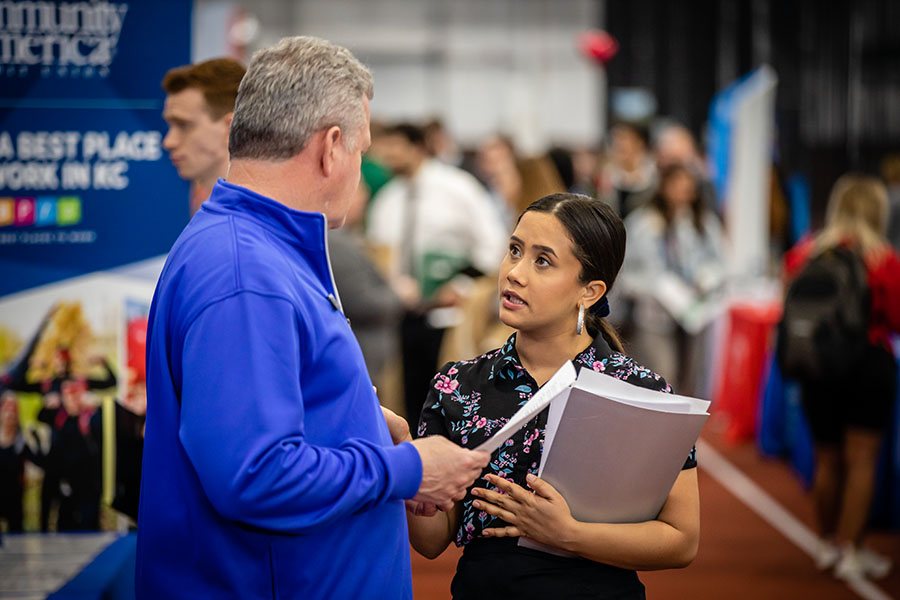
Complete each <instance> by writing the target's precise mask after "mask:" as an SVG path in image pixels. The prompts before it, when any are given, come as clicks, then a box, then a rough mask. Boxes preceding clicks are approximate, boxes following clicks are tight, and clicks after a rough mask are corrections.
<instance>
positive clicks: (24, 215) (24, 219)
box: [13, 198, 35, 227]
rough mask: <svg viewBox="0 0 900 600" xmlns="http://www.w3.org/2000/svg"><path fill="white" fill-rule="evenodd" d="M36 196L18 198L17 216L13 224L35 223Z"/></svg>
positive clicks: (19, 225) (20, 225) (21, 225)
mask: <svg viewBox="0 0 900 600" xmlns="http://www.w3.org/2000/svg"><path fill="white" fill-rule="evenodd" d="M34 210H35V201H34V198H16V216H15V217H14V218H13V224H14V225H16V226H17V227H24V226H26V225H34Z"/></svg>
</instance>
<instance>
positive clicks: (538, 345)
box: [516, 327, 593, 385]
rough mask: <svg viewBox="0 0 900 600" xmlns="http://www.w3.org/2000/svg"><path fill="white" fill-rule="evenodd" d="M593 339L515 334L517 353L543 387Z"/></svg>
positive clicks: (570, 334) (568, 333)
mask: <svg viewBox="0 0 900 600" xmlns="http://www.w3.org/2000/svg"><path fill="white" fill-rule="evenodd" d="M592 341H593V340H592V339H591V337H590V336H589V335H588V334H587V332H585V333H582V334H581V335H576V334H575V333H574V327H573V328H572V331H565V332H562V331H556V332H531V333H529V332H524V331H519V332H518V333H517V334H516V352H518V354H519V360H520V361H521V362H522V366H523V367H525V370H526V371H528V372H529V373H530V374H531V376H532V377H534V379H535V380H536V381H537V382H538V384H539V385H543V384H544V382H546V381H547V379H549V378H550V377H551V376H552V375H553V374H554V373H555V372H556V371H557V370H558V369H559V368H560V367H561V366H562V365H563V364H565V362H566V361H568V360H572V359H573V358H575V357H576V356H577V355H578V354H579V353H580V352H582V351H583V350H584V349H585V348H587V347H588V346H589V345H590V344H591V342H592Z"/></svg>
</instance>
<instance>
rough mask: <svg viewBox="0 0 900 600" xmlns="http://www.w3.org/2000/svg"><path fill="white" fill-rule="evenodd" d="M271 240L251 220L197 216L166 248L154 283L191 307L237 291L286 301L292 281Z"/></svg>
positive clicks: (279, 253) (292, 285) (287, 268)
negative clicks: (186, 299)
mask: <svg viewBox="0 0 900 600" xmlns="http://www.w3.org/2000/svg"><path fill="white" fill-rule="evenodd" d="M273 238H274V236H272V235H271V234H269V233H267V231H266V230H265V228H264V227H262V226H261V225H259V224H257V223H255V222H254V221H252V220H251V219H245V218H241V217H239V216H235V215H218V214H208V213H198V216H197V217H195V218H194V219H193V220H192V221H191V223H190V224H189V225H188V227H187V228H185V230H184V231H183V232H182V234H181V236H179V238H178V240H177V241H176V243H175V245H174V246H173V247H172V251H171V252H170V254H169V259H168V261H167V264H166V267H165V269H164V271H163V275H162V278H161V280H160V283H161V285H162V286H164V287H174V288H175V289H176V290H177V293H180V294H185V295H187V296H188V297H190V299H191V301H190V305H192V306H194V307H199V306H203V305H204V304H208V303H209V302H213V301H215V299H217V298H222V297H226V296H228V295H230V294H234V293H237V292H239V291H248V292H256V293H263V294H269V295H273V296H285V297H288V296H290V294H289V292H290V291H291V290H292V289H294V288H296V284H297V280H296V278H292V277H291V275H290V273H291V265H290V264H288V263H289V261H288V260H287V258H286V256H285V253H284V252H282V251H281V250H280V248H279V245H278V243H277V240H275V239H273Z"/></svg>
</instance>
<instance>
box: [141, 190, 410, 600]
mask: <svg viewBox="0 0 900 600" xmlns="http://www.w3.org/2000/svg"><path fill="white" fill-rule="evenodd" d="M326 227H327V226H326V221H325V217H324V216H323V215H321V214H312V213H303V212H299V211H295V210H292V209H290V208H287V207H285V206H284V205H282V204H280V203H278V202H276V201H274V200H271V199H269V198H266V197H264V196H261V195H259V194H256V193H254V192H252V191H250V190H248V189H245V188H242V187H239V186H236V185H232V184H229V183H227V182H225V181H224V180H219V182H218V183H217V184H216V186H215V188H214V189H213V192H212V196H211V197H210V199H209V200H208V201H207V202H206V203H205V204H204V205H203V207H202V208H201V210H200V211H199V212H198V213H197V215H195V217H194V218H193V219H192V220H191V222H190V224H189V225H188V226H187V227H186V228H185V230H184V231H183V232H182V234H181V236H180V237H179V238H178V240H177V241H176V242H175V245H174V246H173V247H172V250H171V252H170V253H169V257H168V260H167V261H166V266H165V268H164V269H163V272H162V275H161V277H160V280H159V283H158V284H157V287H156V292H155V294H154V297H153V305H152V307H151V310H150V322H149V326H148V332H147V429H146V438H145V445H144V464H143V478H142V481H141V502H140V514H139V518H138V537H137V571H136V588H137V597H138V598H141V599H151V598H152V599H154V600H156V599H160V598H203V599H209V598H240V599H244V600H249V599H252V598H297V599H302V600H314V599H317V598H322V599H325V598H329V599H342V598H367V599H378V598H384V599H391V600H394V599H397V598H412V583H411V577H410V558H409V542H408V535H407V528H406V518H405V513H404V505H403V499H404V498H410V497H412V496H413V495H414V494H415V493H416V491H417V489H418V487H419V484H420V482H421V477H422V464H421V460H420V458H419V455H418V452H417V451H416V449H415V448H414V447H413V446H412V445H410V444H407V443H404V444H400V445H398V446H393V445H392V444H391V440H390V435H389V433H388V430H387V426H386V425H385V422H384V419H383V417H382V415H381V410H380V408H379V404H378V400H377V398H376V397H375V393H374V390H373V389H372V382H371V381H370V380H369V377H368V375H367V374H366V368H365V364H364V362H363V357H362V353H361V352H360V349H359V346H358V344H357V343H356V340H355V339H354V337H353V334H352V333H351V331H350V327H349V325H348V323H347V320H346V318H345V317H344V315H343V314H342V312H341V310H340V301H339V299H338V295H337V291H336V290H335V288H334V283H333V279H332V277H331V267H330V265H329V262H328V255H327V250H326V245H325V235H326Z"/></svg>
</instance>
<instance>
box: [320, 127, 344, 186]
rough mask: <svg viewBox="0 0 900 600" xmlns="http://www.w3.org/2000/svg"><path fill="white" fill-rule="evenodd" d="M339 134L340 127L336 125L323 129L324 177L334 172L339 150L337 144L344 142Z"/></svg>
mask: <svg viewBox="0 0 900 600" xmlns="http://www.w3.org/2000/svg"><path fill="white" fill-rule="evenodd" d="M341 135H342V134H341V128H340V127H338V126H337V125H333V126H331V127H329V128H328V129H327V130H325V139H324V140H322V174H323V175H325V177H330V176H331V174H332V173H333V172H334V168H335V165H336V164H337V158H338V157H337V155H338V152H339V151H340V148H339V145H340V144H343V143H344V142H343V140H342V139H341Z"/></svg>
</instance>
